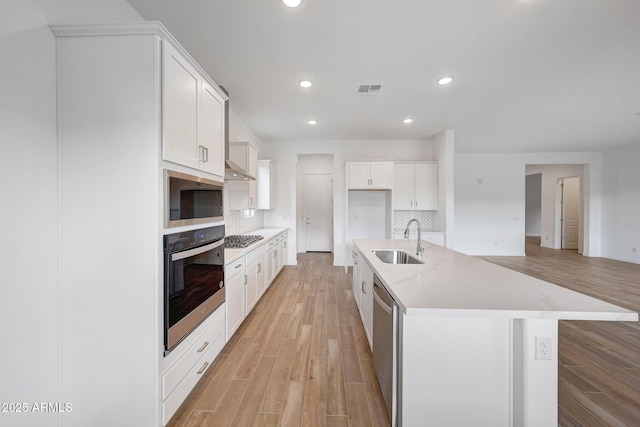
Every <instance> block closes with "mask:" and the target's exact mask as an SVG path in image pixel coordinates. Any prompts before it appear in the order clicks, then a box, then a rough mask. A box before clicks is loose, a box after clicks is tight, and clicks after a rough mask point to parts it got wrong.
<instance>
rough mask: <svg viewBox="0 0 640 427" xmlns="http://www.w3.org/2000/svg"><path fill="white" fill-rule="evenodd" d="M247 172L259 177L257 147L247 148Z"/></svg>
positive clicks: (249, 146)
mask: <svg viewBox="0 0 640 427" xmlns="http://www.w3.org/2000/svg"><path fill="white" fill-rule="evenodd" d="M247 172H249V174H250V175H251V176H252V177H254V178H257V177H258V150H256V149H255V147H253V146H251V145H248V146H247Z"/></svg>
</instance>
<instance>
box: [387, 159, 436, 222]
mask: <svg viewBox="0 0 640 427" xmlns="http://www.w3.org/2000/svg"><path fill="white" fill-rule="evenodd" d="M392 194H393V209H394V210H405V211H434V210H437V209H438V165H437V164H436V163H396V164H395V165H394V177H393V191H392Z"/></svg>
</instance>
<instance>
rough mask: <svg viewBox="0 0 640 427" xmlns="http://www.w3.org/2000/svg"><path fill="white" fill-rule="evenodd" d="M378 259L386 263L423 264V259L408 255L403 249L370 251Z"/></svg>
mask: <svg viewBox="0 0 640 427" xmlns="http://www.w3.org/2000/svg"><path fill="white" fill-rule="evenodd" d="M372 252H373V253H374V254H375V256H377V257H378V258H379V259H380V261H382V262H384V263H387V264H424V261H422V260H421V259H418V258H416V257H414V256H413V255H409V254H408V253H407V252H405V251H398V250H393V249H376V250H373V251H372Z"/></svg>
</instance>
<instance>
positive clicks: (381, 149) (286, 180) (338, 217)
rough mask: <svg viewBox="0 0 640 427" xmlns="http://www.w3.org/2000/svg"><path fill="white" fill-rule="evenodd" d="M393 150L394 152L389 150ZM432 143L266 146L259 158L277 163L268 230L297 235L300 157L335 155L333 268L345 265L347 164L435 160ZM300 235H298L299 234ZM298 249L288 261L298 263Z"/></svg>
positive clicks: (287, 143) (291, 250) (291, 249)
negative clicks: (287, 229) (276, 228)
mask: <svg viewBox="0 0 640 427" xmlns="http://www.w3.org/2000/svg"><path fill="white" fill-rule="evenodd" d="M390 147H393V150H391V149H390ZM432 147H433V142H432V141H431V140H394V141H388V140H369V141H363V140H346V141H342V140H336V141H281V142H268V143H265V144H263V147H262V150H261V151H260V153H259V157H260V158H263V159H272V160H274V161H275V162H276V164H277V168H278V173H277V202H276V203H277V204H276V206H277V207H276V209H274V210H272V211H266V212H265V218H264V221H265V225H266V226H286V227H290V228H291V229H292V231H293V232H294V233H297V225H296V188H295V187H296V186H295V185H293V182H294V181H293V180H294V177H295V176H296V162H297V158H298V154H333V156H334V157H333V190H334V194H333V202H334V205H333V209H334V264H335V265H344V263H345V260H346V258H345V251H346V247H345V243H346V242H345V209H346V206H345V177H344V163H345V161H347V160H399V161H411V160H416V161H417V160H433V148H432ZM296 235H297V234H296ZM296 252H297V247H294V246H293V245H290V247H289V256H288V259H289V260H290V263H293V262H295V261H294V260H295V259H296V256H295V255H296Z"/></svg>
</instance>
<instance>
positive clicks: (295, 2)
mask: <svg viewBox="0 0 640 427" xmlns="http://www.w3.org/2000/svg"><path fill="white" fill-rule="evenodd" d="M282 3H284V4H286V5H287V6H289V7H298V6H300V3H302V0H282Z"/></svg>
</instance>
